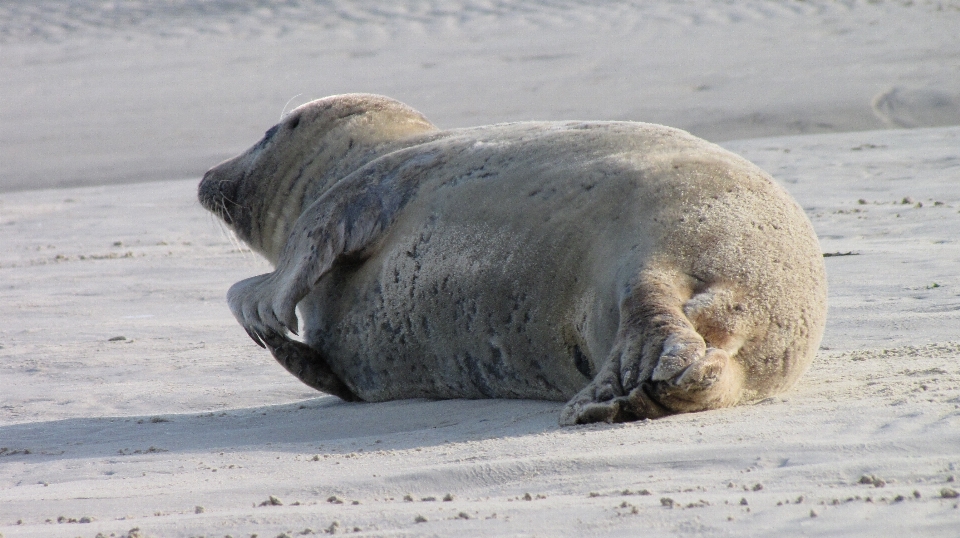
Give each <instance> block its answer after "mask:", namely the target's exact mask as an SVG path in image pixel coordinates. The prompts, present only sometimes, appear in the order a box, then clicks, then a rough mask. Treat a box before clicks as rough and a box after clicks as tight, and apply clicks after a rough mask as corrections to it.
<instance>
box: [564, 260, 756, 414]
mask: <svg viewBox="0 0 960 538" xmlns="http://www.w3.org/2000/svg"><path fill="white" fill-rule="evenodd" d="M698 288H703V289H698ZM723 291H724V290H723V286H718V285H709V286H708V285H705V284H703V283H701V282H698V279H695V278H692V277H688V276H685V275H682V274H678V273H676V272H675V271H669V270H658V269H655V268H648V269H647V270H645V271H642V272H641V274H640V275H639V278H637V281H636V282H635V283H634V285H633V287H632V289H631V290H630V291H629V293H627V294H626V295H625V297H624V298H623V299H622V301H621V304H620V328H619V330H618V334H617V339H616V341H615V342H614V346H613V350H612V351H611V353H610V356H609V357H608V358H607V361H606V363H604V365H603V366H602V368H601V370H600V372H599V373H598V374H597V376H596V377H595V378H594V379H593V381H591V383H590V384H588V385H587V386H586V387H585V388H584V389H583V390H581V391H580V393H578V394H577V395H576V396H574V398H573V399H572V400H570V402H568V403H567V405H566V406H565V407H564V409H563V411H562V412H561V415H560V424H561V425H573V424H586V423H590V422H624V421H630V420H638V419H645V418H660V417H664V416H667V415H671V414H675V413H688V412H693V411H705V410H707V409H719V408H721V407H727V406H730V405H734V404H736V403H737V402H738V401H739V399H740V397H741V393H742V387H743V375H744V374H743V371H742V369H741V368H740V366H739V364H738V363H737V362H736V361H735V360H733V359H732V357H731V353H730V352H728V351H727V350H725V349H720V348H718V347H715V345H714V344H715V343H723V344H726V345H727V346H728V347H731V349H733V347H735V346H739V342H742V341H743V340H744V339H745V337H744V335H742V334H735V332H736V330H735V329H737V328H739V326H740V325H743V324H742V323H740V324H738V323H737V317H738V315H737V309H736V308H734V305H733V304H732V301H733V300H734V299H735V297H734V294H732V293H723ZM685 307H686V310H687V311H688V312H685V311H684V310H685ZM688 315H689V316H692V317H693V318H694V319H695V320H696V321H697V324H698V325H700V327H701V328H700V331H703V332H704V333H707V334H709V336H710V340H711V341H710V342H707V341H706V340H705V339H704V337H703V336H702V335H701V332H700V331H698V329H697V327H695V325H694V323H693V322H692V321H691V319H690V317H688ZM707 328H709V329H710V330H707Z"/></svg>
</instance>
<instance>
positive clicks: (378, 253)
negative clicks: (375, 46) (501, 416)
mask: <svg viewBox="0 0 960 538" xmlns="http://www.w3.org/2000/svg"><path fill="white" fill-rule="evenodd" d="M199 198H200V201H201V204H202V205H203V206H204V207H205V208H207V209H209V210H210V211H212V212H213V213H215V214H216V215H217V216H218V217H220V218H221V219H222V220H223V221H224V222H225V223H226V224H227V225H228V226H229V227H230V228H231V229H232V230H233V231H234V232H235V233H236V235H237V236H238V237H239V238H240V239H242V240H243V241H244V242H246V243H247V244H248V245H249V246H250V247H251V248H252V249H253V250H255V251H256V252H259V253H260V254H262V255H263V256H265V257H266V258H267V259H268V260H269V261H270V262H271V263H272V264H273V266H274V267H275V270H274V271H273V272H271V273H267V274H264V275H259V276H255V277H253V278H248V279H246V280H243V281H241V282H238V283H237V284H235V285H233V287H231V288H230V290H229V292H228V294H227V299H228V302H229V305H230V308H231V311H232V312H233V314H234V315H235V317H236V318H237V320H238V321H239V322H240V324H241V325H242V326H243V327H244V328H245V329H246V330H247V332H248V334H249V335H250V336H251V338H253V340H254V341H255V342H257V343H258V344H260V345H261V346H264V347H266V348H267V349H269V350H270V352H271V353H272V354H273V355H274V357H275V358H276V359H277V360H278V361H279V362H280V363H281V364H282V365H283V366H284V367H285V368H287V370H289V371H290V372H291V373H293V374H294V375H296V376H297V377H299V378H300V379H301V380H302V381H303V382H305V383H306V384H307V385H310V386H311V387H314V388H317V389H319V390H321V391H324V392H328V393H331V394H334V395H337V396H339V397H341V398H343V399H345V400H351V401H356V400H363V401H370V402H375V401H385V400H393V399H400V398H420V397H423V398H531V399H547V400H561V401H566V402H567V404H566V406H565V407H564V408H563V411H562V412H561V416H560V422H561V424H564V425H569V424H578V423H589V422H596V421H627V420H636V419H643V418H656V417H662V416H665V415H670V414H674V413H682V412H692V411H703V410H708V409H717V408H722V407H726V406H731V405H735V404H738V403H744V402H751V401H756V400H759V399H762V398H766V397H768V396H770V395H772V394H776V393H778V392H781V391H783V390H785V389H787V388H789V387H790V386H792V385H793V384H794V383H795V382H796V381H797V379H798V378H799V377H800V376H801V374H802V373H803V372H804V370H805V369H806V368H807V367H808V366H809V364H810V362H811V360H812V358H813V356H814V354H815V353H816V350H817V348H818V346H819V343H820V339H821V337H822V334H823V329H824V323H825V317H826V278H825V273H824V265H823V259H822V254H821V251H820V247H819V244H818V241H817V238H816V235H815V233H814V231H813V227H812V226H811V224H810V221H809V220H808V219H807V217H806V215H805V214H804V213H803V210H802V209H801V208H800V207H799V206H798V205H797V204H796V202H794V201H793V200H792V199H791V198H790V196H789V195H788V194H787V193H786V192H785V191H784V190H783V188H781V187H780V186H778V185H777V184H776V183H775V182H774V181H773V179H772V178H771V177H770V176H769V175H768V174H767V173H765V172H764V171H762V170H760V169H759V168H758V167H757V166H755V165H753V164H751V163H750V162H748V161H747V160H745V159H743V158H741V157H739V156H737V155H734V154H733V153H730V152H728V151H726V150H724V149H722V148H720V147H719V146H716V145H714V144H711V143H709V142H706V141H704V140H701V139H699V138H696V137H694V136H692V135H690V134H688V133H686V132H684V131H681V130H678V129H673V128H669V127H664V126H660V125H653V124H647V123H638V122H616V121H604V122H584V121H569V122H520V123H505V124H498V125H489V126H482V127H475V128H463V129H450V130H441V129H438V128H437V127H435V126H434V125H433V124H432V123H430V122H429V121H428V120H427V119H426V118H425V117H424V116H423V115H421V114H420V113H419V112H417V111H416V110H414V109H412V108H410V107H408V106H406V105H404V104H402V103H399V102H397V101H394V100H392V99H389V98H386V97H382V96H376V95H368V94H347V95H338V96H332V97H327V98H324V99H319V100H317V101H313V102H310V103H308V104H305V105H303V106H301V107H299V108H297V109H295V110H294V111H293V112H291V113H290V114H289V115H288V116H286V117H285V118H284V119H283V120H282V121H281V122H280V123H279V124H277V125H276V126H274V127H272V128H271V129H270V130H269V131H267V132H266V135H265V136H264V137H263V139H262V140H260V141H259V142H258V143H257V144H256V145H254V146H253V147H251V148H250V149H249V150H247V151H246V152H244V153H242V154H241V155H239V156H237V157H235V158H233V159H230V160H228V161H225V162H223V163H221V164H220V165H218V166H216V167H214V168H212V169H211V170H209V171H208V172H207V173H206V174H205V175H204V177H203V180H202V181H201V183H200V186H199ZM297 310H299V313H300V317H299V318H298V316H297ZM295 334H296V335H299V336H300V337H301V338H302V341H300V340H298V339H297V338H295V337H294V336H293V335H295Z"/></svg>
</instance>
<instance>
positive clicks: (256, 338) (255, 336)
mask: <svg viewBox="0 0 960 538" xmlns="http://www.w3.org/2000/svg"><path fill="white" fill-rule="evenodd" d="M243 330H245V331H247V335H249V336H250V339H251V340H253V341H254V342H256V343H257V345H258V346H260V347H262V348H263V349H267V346H266V344H264V343H263V340H261V339H260V336H259V335H258V334H257V333H255V332H253V331H252V330H250V329H248V328H246V327H244V328H243Z"/></svg>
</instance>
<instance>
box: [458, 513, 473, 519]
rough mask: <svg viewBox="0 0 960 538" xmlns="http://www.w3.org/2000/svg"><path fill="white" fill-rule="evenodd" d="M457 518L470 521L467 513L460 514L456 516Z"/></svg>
mask: <svg viewBox="0 0 960 538" xmlns="http://www.w3.org/2000/svg"><path fill="white" fill-rule="evenodd" d="M457 518H459V519H470V514H468V513H466V512H460V513H459V514H457Z"/></svg>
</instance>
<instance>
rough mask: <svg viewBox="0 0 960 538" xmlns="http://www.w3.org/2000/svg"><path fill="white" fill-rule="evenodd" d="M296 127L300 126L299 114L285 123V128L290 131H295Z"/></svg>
mask: <svg viewBox="0 0 960 538" xmlns="http://www.w3.org/2000/svg"><path fill="white" fill-rule="evenodd" d="M298 125H300V114H297V115H296V116H294V117H292V118H290V120H289V121H287V128H289V129H290V130H291V131H292V130H294V129H296V128H297V126H298Z"/></svg>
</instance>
